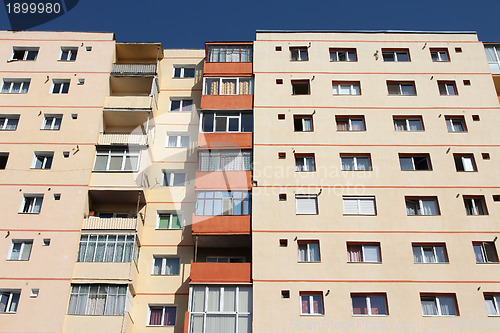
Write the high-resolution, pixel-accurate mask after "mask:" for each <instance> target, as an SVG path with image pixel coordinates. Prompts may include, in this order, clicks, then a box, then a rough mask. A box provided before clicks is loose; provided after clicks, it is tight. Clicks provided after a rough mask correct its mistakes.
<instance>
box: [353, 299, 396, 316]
mask: <svg viewBox="0 0 500 333" xmlns="http://www.w3.org/2000/svg"><path fill="white" fill-rule="evenodd" d="M351 301H352V314H353V316H385V315H387V314H388V312H387V297H386V295H385V294H378V295H377V294H375V295H360V294H351Z"/></svg>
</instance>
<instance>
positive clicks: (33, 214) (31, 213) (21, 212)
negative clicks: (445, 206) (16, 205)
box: [18, 212, 40, 215]
mask: <svg viewBox="0 0 500 333" xmlns="http://www.w3.org/2000/svg"><path fill="white" fill-rule="evenodd" d="M18 214H26V215H40V213H27V212H18Z"/></svg>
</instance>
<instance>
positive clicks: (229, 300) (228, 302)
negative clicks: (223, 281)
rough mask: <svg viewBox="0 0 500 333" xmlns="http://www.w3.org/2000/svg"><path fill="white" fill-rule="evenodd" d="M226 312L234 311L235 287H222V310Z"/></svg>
mask: <svg viewBox="0 0 500 333" xmlns="http://www.w3.org/2000/svg"><path fill="white" fill-rule="evenodd" d="M223 311H226V312H233V311H236V287H224V309H223Z"/></svg>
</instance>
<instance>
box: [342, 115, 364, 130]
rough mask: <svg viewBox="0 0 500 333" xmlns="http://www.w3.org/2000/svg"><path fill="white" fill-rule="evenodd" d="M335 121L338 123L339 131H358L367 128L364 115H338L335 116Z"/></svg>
mask: <svg viewBox="0 0 500 333" xmlns="http://www.w3.org/2000/svg"><path fill="white" fill-rule="evenodd" d="M335 122H336V124H337V131H339V132H351V131H352V132H358V131H365V130H366V128H365V117H364V116H352V117H350V116H349V117H344V116H337V117H335Z"/></svg>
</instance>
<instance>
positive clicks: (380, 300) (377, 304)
mask: <svg viewBox="0 0 500 333" xmlns="http://www.w3.org/2000/svg"><path fill="white" fill-rule="evenodd" d="M370 311H371V314H372V315H385V314H387V309H386V304H385V297H384V296H370Z"/></svg>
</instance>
